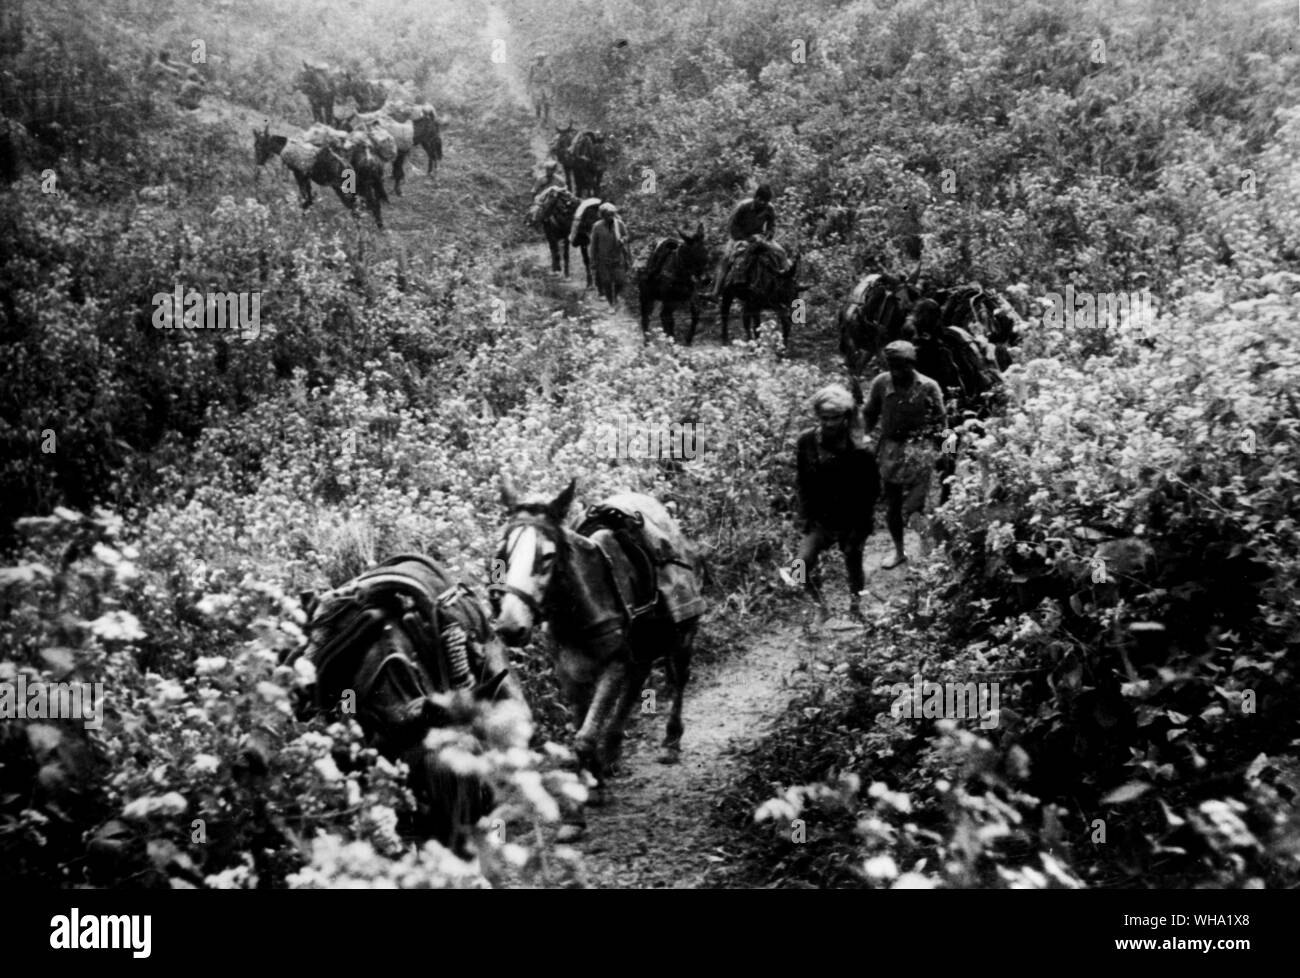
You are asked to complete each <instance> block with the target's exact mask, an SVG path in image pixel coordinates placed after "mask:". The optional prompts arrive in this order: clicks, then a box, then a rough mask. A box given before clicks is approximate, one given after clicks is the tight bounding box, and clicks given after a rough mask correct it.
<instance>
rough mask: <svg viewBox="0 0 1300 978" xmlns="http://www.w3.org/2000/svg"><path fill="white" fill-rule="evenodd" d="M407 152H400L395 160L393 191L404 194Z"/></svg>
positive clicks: (400, 194)
mask: <svg viewBox="0 0 1300 978" xmlns="http://www.w3.org/2000/svg"><path fill="white" fill-rule="evenodd" d="M405 164H406V154H405V153H398V154H397V158H396V159H395V160H393V193H395V194H397V196H399V197H400V196H402V181H403V180H404V179H405V178H406V166H405Z"/></svg>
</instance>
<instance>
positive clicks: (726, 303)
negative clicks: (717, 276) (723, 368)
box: [718, 292, 731, 346]
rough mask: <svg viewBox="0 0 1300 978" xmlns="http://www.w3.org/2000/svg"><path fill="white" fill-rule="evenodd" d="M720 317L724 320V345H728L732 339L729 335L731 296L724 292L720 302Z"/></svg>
mask: <svg viewBox="0 0 1300 978" xmlns="http://www.w3.org/2000/svg"><path fill="white" fill-rule="evenodd" d="M718 319H719V320H720V321H721V322H722V345H723V346H726V345H727V344H728V343H730V342H731V340H730V339H729V338H728V336H727V321H728V320H729V319H731V296H730V295H729V294H728V293H726V292H724V293H723V294H722V302H720V303H719V304H718Z"/></svg>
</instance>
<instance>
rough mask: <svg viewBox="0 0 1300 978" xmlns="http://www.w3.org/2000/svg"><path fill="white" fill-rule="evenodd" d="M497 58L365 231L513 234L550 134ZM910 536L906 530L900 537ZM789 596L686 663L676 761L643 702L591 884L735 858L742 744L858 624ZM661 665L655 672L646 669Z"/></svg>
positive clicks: (495, 34) (623, 334) (318, 209)
mask: <svg viewBox="0 0 1300 978" xmlns="http://www.w3.org/2000/svg"><path fill="white" fill-rule="evenodd" d="M488 11H489V16H488V18H487V22H486V24H485V26H484V29H483V36H484V38H485V39H487V40H492V39H497V38H503V39H506V41H507V45H508V50H510V51H512V52H515V53H516V54H517V53H518V52H519V51H522V50H523V48H522V47H521V46H520V45H519V44H517V43H515V42H514V39H513V38H512V37H511V30H510V25H509V22H508V20H507V19H506V18H505V16H504V15H503V14H502V13H501V12H500V11H499V10H497V9H496V8H492V7H489V8H488ZM493 71H494V73H495V75H496V78H497V80H498V81H499V83H500V92H501V94H502V101H504V103H505V106H504V107H503V108H502V110H501V111H499V112H497V113H495V114H494V117H493V118H492V119H491V120H489V123H490V124H487V123H484V122H483V120H473V121H471V120H465V122H464V124H463V125H459V126H458V125H455V124H453V125H452V126H451V127H449V128H448V130H447V131H446V135H445V136H444V143H445V146H446V154H445V156H444V160H443V165H442V169H441V170H440V171H439V172H438V173H436V174H434V175H433V176H426V175H425V174H424V172H423V171H424V157H423V152H422V151H421V150H415V151H413V152H412V154H411V159H409V160H408V164H407V182H406V188H405V191H406V192H405V194H404V195H403V196H402V197H400V198H398V197H394V198H393V200H392V204H391V206H388V207H386V208H385V210H384V219H385V225H386V228H385V230H384V231H383V232H375V231H374V230H373V226H372V225H370V224H369V217H368V215H367V216H366V219H365V220H364V221H362V222H360V225H359V226H360V227H361V228H364V229H366V230H365V231H363V232H362V233H367V234H370V233H373V234H374V235H375V237H374V240H375V242H376V244H377V245H378V246H380V247H383V248H385V249H391V250H393V251H395V252H397V253H399V254H418V253H420V252H421V251H422V250H427V249H428V248H429V246H430V244H431V243H442V242H445V241H446V240H447V239H449V238H450V237H451V235H449V234H447V233H446V232H447V230H448V229H449V228H450V227H452V226H453V225H454V226H456V227H458V228H460V227H461V226H462V225H460V224H459V223H457V222H461V221H465V222H469V221H473V222H474V223H475V224H476V226H475V227H474V228H473V235H472V239H471V240H469V241H468V242H467V243H466V246H467V247H480V246H482V247H490V246H492V244H491V243H493V242H499V241H500V240H501V236H502V235H503V234H505V235H506V236H507V238H509V234H510V231H509V229H510V228H512V227H513V226H514V225H517V223H518V209H517V208H518V203H519V198H520V192H519V183H520V181H522V180H523V179H525V178H526V172H527V166H528V164H529V163H532V164H535V163H537V162H540V161H542V160H544V159H546V157H547V156H548V154H549V147H548V145H547V140H546V133H545V130H544V129H542V128H541V127H540V126H539V125H537V124H535V123H534V122H533V120H532V118H531V108H530V106H529V101H528V97H527V92H526V89H525V86H524V84H523V82H522V79H521V78H520V76H519V74H518V70H517V68H516V67H515V66H514V65H512V64H509V63H505V64H495V65H494V66H493ZM200 119H201V120H202V121H203V122H205V123H206V124H209V125H216V126H227V127H229V128H230V129H231V130H232V131H233V132H234V133H235V135H236V138H238V139H239V140H240V141H243V140H245V139H248V140H249V141H250V142H251V139H250V136H251V133H250V129H251V128H254V127H257V128H260V127H261V125H262V124H264V123H265V122H268V121H269V122H270V125H271V128H272V130H273V131H275V132H281V133H296V132H300V131H302V128H303V127H301V126H298V125H294V124H292V123H289V122H288V121H286V120H283V119H274V118H272V119H269V120H268V119H267V118H266V116H265V115H264V114H262V113H258V112H256V111H254V110H251V109H249V108H247V107H246V106H241V105H238V104H235V103H232V102H228V101H224V100H221V99H218V98H208V99H205V103H204V106H203V108H202V109H201V110H200ZM516 171H518V172H516ZM256 186H257V188H258V190H257V192H258V195H259V196H260V197H262V199H270V198H271V197H272V196H274V195H280V194H283V195H284V198H285V199H286V200H293V199H294V196H295V194H296V191H295V189H294V186H293V181H292V179H291V178H290V177H289V175H288V173H286V172H284V169H283V167H281V166H279V165H278V164H276V165H275V166H274V167H273V166H271V165H270V164H268V166H267V167H266V168H265V169H264V171H263V172H262V173H260V174H258V176H257V184H256ZM318 196H319V197H320V199H319V200H318V202H317V204H316V205H315V207H313V208H312V209H311V210H310V211H308V212H307V213H306V214H305V215H304V219H305V220H310V221H317V222H326V223H331V224H334V226H336V227H338V228H339V229H340V230H345V229H348V228H355V227H357V225H353V224H352V223H351V218H350V217H348V215H347V214H346V212H344V211H343V210H342V209H341V208H339V207H338V206H337V202H336V201H334V200H333V199H332V195H329V196H327V195H325V194H320V195H318ZM474 215H478V217H475V216H474ZM353 233H356V232H355V231H354V232H353ZM462 240H463V239H462ZM517 242H518V237H517V236H516V238H515V241H514V242H512V243H511V244H510V245H508V246H506V247H504V248H503V251H502V255H503V258H504V259H505V260H507V261H510V260H516V259H517V260H519V261H521V262H525V263H534V264H536V263H538V262H540V261H541V260H543V259H542V258H541V256H542V254H543V253H544V251H545V245H544V244H543V243H542V242H541V241H540V239H538V240H531V239H530V240H528V241H526V242H524V243H522V244H520V243H517ZM575 258H576V261H577V267H576V268H575V270H574V274H573V276H572V277H571V278H570V279H568V280H564V281H563V282H562V283H561V285H560V289H561V290H562V294H563V295H565V296H567V297H569V298H575V297H576V298H578V299H580V300H581V301H582V302H583V303H584V304H585V305H586V306H587V307H588V309H590V310H593V311H595V310H602V311H601V312H599V313H598V314H597V318H596V322H597V324H598V327H599V328H600V329H602V330H604V331H606V332H607V334H608V335H609V336H611V337H613V338H616V339H617V341H618V343H617V349H618V354H617V355H618V356H619V357H622V358H626V359H627V360H628V361H629V362H630V361H632V360H634V359H635V358H636V357H638V356H639V355H640V350H641V346H642V341H641V335H640V323H639V320H638V318H637V317H636V316H635V315H634V314H633V313H632V311H631V310H629V309H627V308H626V307H624V308H620V309H618V310H610V311H608V312H605V311H603V309H602V307H603V306H604V303H603V300H601V299H600V298H599V297H597V296H596V294H595V293H594V292H588V291H585V289H584V284H585V283H584V279H583V273H582V269H581V257H580V256H575ZM702 325H703V324H702ZM655 328H657V323H656V324H655ZM708 350H709V347H708V346H702V347H699V348H697V349H695V350H694V351H693V352H692V353H690V354H688V355H693V356H699V355H705V356H707V355H708V352H707V351H708ZM915 544H916V541H915V540H914V539H909V546H910V547H912V548H915ZM793 545H794V541H793V540H792V541H791V546H792V547H793ZM889 551H890V547H889V544H888V539H887V537H886V536H885V535H884V534H883V533H877V534H876V535H874V536H873V537H872V538H871V540H870V541H869V544H868V550H867V556H866V566H867V574H868V588H869V589H870V592H871V596H870V597H869V598H868V599H867V602H866V607H865V609H864V610H866V611H867V612H869V613H870V612H871V611H873V610H881V609H883V608H884V607H885V605H886V604H887V603H888V602H890V601H891V600H895V599H899V598H901V597H903V596H904V595H905V594H906V591H907V589H908V586H909V585H908V579H909V576H910V575H909V572H908V571H907V570H903V571H881V570H879V567H880V563H881V561H882V560H883V559H884V558H885V557H886V556H887V555H888V553H889ZM791 556H793V553H792V554H791ZM824 560H825V575H826V582H827V594H828V596H830V600H831V601H832V607H833V609H835V610H836V611H837V612H838V613H839V614H841V615H842V614H843V612H844V610H845V606H846V603H847V599H846V595H845V588H844V578H843V570H842V566H841V564H840V561H839V560H838V555H837V554H834V553H828V554H827V555H826V557H825V558H824ZM775 570H776V569H775V568H772V574H773V576H775ZM795 607H796V608H797V609H798V610H797V611H796V612H795V613H794V614H793V615H792V616H790V617H789V618H787V619H786V620H785V621H783V622H769V623H765V624H764V625H763V627H762V630H761V631H758V630H755V632H754V633H752V635H751V637H750V638H749V639H748V640H747V641H746V642H745V644H744V647H743V648H730V649H727V650H726V651H725V652H724V654H723V655H721V656H720V657H718V658H717V659H715V660H713V661H708V662H705V663H702V664H701V663H699V662H697V663H696V666H695V670H694V674H693V675H692V678H691V683H690V685H689V687H688V689H687V695H686V702H685V708H684V719H685V724H686V732H685V735H684V738H683V751H682V757H681V763H679V764H675V765H665V764H662V763H660V762H659V760H658V758H659V756H660V748H659V744H660V742H661V740H662V738H663V735H664V725H665V723H666V718H667V712H666V711H667V708H668V703H667V702H666V701H665V698H664V697H663V696H660V697H659V698H658V701H657V703H656V704H655V706H656V709H655V711H654V712H653V713H645V714H640V715H638V714H634V715H633V716H632V718H631V720H630V722H629V725H628V729H627V731H626V740H625V743H624V752H623V757H622V760H621V764H620V770H619V772H618V774H616V775H615V776H614V777H613V778H612V779H611V781H610V785H609V791H608V792H607V802H606V804H605V805H604V806H602V807H599V808H592V809H590V810H589V811H588V819H587V821H588V828H587V831H586V833H585V834H584V835H583V836H582V837H581V838H580V839H579V840H577V841H576V843H575V845H576V847H577V848H578V849H579V850H580V851H581V852H582V853H583V855H584V865H585V870H586V876H587V882H588V884H589V885H591V886H593V887H598V888H605V887H617V888H638V889H644V888H694V887H707V886H716V885H719V884H720V883H722V882H724V880H723V876H724V870H725V869H726V868H727V864H728V863H729V862H730V861H731V860H730V859H729V856H730V855H731V853H729V851H728V848H727V847H728V845H729V844H731V842H732V839H733V838H734V832H735V829H734V828H733V827H729V826H726V825H723V824H721V823H720V822H719V820H717V819H715V818H713V817H711V816H712V813H713V811H714V810H715V809H716V808H717V807H718V806H719V805H720V804H721V803H722V801H723V800H724V799H725V798H726V797H727V796H728V794H729V793H730V792H731V791H732V789H733V786H734V785H735V783H736V781H737V780H738V779H739V778H740V777H741V775H742V774H743V773H744V758H743V750H744V749H745V748H746V747H748V746H751V745H753V744H755V743H757V742H758V741H759V740H760V739H761V738H762V737H763V736H764V734H765V733H766V731H767V729H768V726H769V725H770V724H771V722H772V721H773V720H774V719H776V718H777V717H779V716H780V715H781V714H782V713H783V712H784V711H785V710H786V709H787V708H788V706H789V703H790V701H791V699H792V698H793V697H795V696H796V695H798V694H799V693H800V692H801V691H802V690H806V689H808V688H809V687H810V686H812V685H815V684H817V683H820V682H822V681H824V679H825V677H826V676H827V675H828V674H829V673H830V672H831V671H832V670H833V669H834V668H835V667H836V665H838V661H837V658H836V656H835V654H834V652H833V651H832V650H831V646H832V640H833V639H834V638H837V637H841V636H844V635H849V634H852V633H854V632H856V633H858V634H861V626H860V625H854V624H853V623H851V622H849V621H847V620H846V619H843V618H840V619H834V618H833V619H832V620H831V622H829V623H827V624H826V625H825V626H822V627H821V628H819V629H812V628H810V622H811V609H810V608H809V607H807V606H802V605H796V606H795ZM705 627H706V628H707V627H708V623H707V620H706V622H705ZM657 678H658V672H656V676H655V678H654V679H652V680H651V682H652V683H653V682H655V681H656V680H657Z"/></svg>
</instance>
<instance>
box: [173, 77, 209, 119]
mask: <svg viewBox="0 0 1300 978" xmlns="http://www.w3.org/2000/svg"><path fill="white" fill-rule="evenodd" d="M206 93H207V84H206V83H205V82H204V81H203V76H202V75H201V74H199V70H198V69H197V68H190V69H189V70H188V71H186V72H185V84H184V85H182V86H181V91H180V94H179V95H177V96H176V103H177V104H178V105H179V106H180V107H181V108H182V109H190V110H193V109H197V108H199V107H200V105H201V104H202V103H203V96H204V95H205V94H206Z"/></svg>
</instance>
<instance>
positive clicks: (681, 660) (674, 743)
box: [664, 622, 695, 764]
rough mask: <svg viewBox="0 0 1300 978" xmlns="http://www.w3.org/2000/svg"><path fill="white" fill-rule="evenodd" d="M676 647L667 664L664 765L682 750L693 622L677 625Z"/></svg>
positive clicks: (676, 756) (675, 757)
mask: <svg viewBox="0 0 1300 978" xmlns="http://www.w3.org/2000/svg"><path fill="white" fill-rule="evenodd" d="M676 628H677V645H676V646H675V647H674V649H673V652H672V659H671V660H670V662H669V670H668V675H669V677H670V678H671V679H672V682H673V708H672V712H671V713H670V714H669V715H668V730H667V735H666V736H665V737H664V747H666V748H668V752H667V754H666V755H665V757H664V761H665V763H669V764H672V763H675V762H676V761H677V760H678V759H679V755H680V753H681V749H682V732H683V731H684V729H685V727H684V726H683V724H682V701H683V699H685V696H686V684H687V683H689V682H690V681H691V655H692V653H693V652H694V651H695V622H689V623H687V624H685V625H678V626H676Z"/></svg>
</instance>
